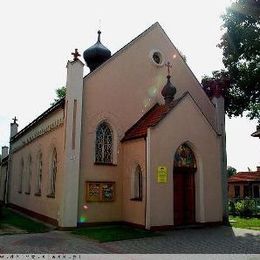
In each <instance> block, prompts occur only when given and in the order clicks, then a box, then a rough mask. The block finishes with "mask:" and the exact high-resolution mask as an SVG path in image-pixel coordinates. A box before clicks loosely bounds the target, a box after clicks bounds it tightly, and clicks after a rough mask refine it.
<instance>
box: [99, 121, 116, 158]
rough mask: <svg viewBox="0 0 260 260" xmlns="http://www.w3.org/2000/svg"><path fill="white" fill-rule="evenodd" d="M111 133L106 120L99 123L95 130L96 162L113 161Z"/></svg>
mask: <svg viewBox="0 0 260 260" xmlns="http://www.w3.org/2000/svg"><path fill="white" fill-rule="evenodd" d="M112 160H113V134H112V130H111V128H110V127H109V125H108V124H107V123H106V122H103V123H101V124H100V125H99V126H98V128H97V131H96V148H95V161H96V163H112V162H113V161H112Z"/></svg>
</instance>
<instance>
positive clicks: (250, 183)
mask: <svg viewBox="0 0 260 260" xmlns="http://www.w3.org/2000/svg"><path fill="white" fill-rule="evenodd" d="M228 197H229V198H230V199H238V198H260V167H259V166H258V167H257V170H256V171H254V172H238V173H237V174H235V175H233V176H231V177H229V179H228Z"/></svg>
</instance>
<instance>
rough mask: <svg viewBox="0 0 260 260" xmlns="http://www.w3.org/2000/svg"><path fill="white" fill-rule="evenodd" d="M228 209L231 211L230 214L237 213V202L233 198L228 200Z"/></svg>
mask: <svg viewBox="0 0 260 260" xmlns="http://www.w3.org/2000/svg"><path fill="white" fill-rule="evenodd" d="M228 211H229V214H231V215H235V214H236V208H235V203H234V202H233V201H231V200H230V201H229V202H228Z"/></svg>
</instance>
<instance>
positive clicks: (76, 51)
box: [71, 49, 81, 61]
mask: <svg viewBox="0 0 260 260" xmlns="http://www.w3.org/2000/svg"><path fill="white" fill-rule="evenodd" d="M71 55H73V56H74V57H73V60H74V61H76V60H79V59H78V57H80V56H81V55H80V54H79V52H78V49H75V52H72V53H71Z"/></svg>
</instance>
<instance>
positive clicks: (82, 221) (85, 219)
mask: <svg viewBox="0 0 260 260" xmlns="http://www.w3.org/2000/svg"><path fill="white" fill-rule="evenodd" d="M87 220H88V219H87V217H85V216H81V217H80V219H79V222H80V223H85V222H87Z"/></svg>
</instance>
